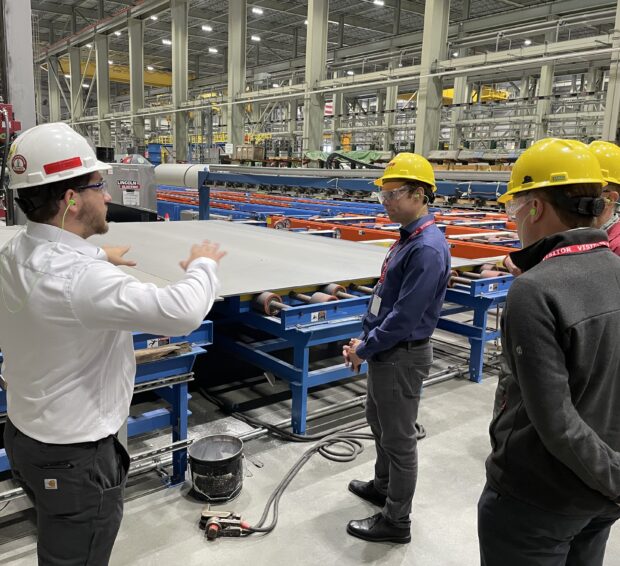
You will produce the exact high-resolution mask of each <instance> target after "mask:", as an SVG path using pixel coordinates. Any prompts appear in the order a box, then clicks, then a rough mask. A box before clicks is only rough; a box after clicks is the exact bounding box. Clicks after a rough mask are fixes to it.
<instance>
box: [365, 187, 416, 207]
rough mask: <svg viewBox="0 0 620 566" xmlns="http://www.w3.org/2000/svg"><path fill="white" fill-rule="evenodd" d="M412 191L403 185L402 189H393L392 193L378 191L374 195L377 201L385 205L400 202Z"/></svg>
mask: <svg viewBox="0 0 620 566" xmlns="http://www.w3.org/2000/svg"><path fill="white" fill-rule="evenodd" d="M409 190H410V187H408V186H406V185H403V186H402V187H398V188H397V189H392V190H391V191H378V192H376V193H374V196H375V197H376V199H377V200H378V201H379V202H380V203H381V204H383V203H384V202H387V201H391V200H399V199H401V198H402V197H403V195H405V193H406V192H407V191H409Z"/></svg>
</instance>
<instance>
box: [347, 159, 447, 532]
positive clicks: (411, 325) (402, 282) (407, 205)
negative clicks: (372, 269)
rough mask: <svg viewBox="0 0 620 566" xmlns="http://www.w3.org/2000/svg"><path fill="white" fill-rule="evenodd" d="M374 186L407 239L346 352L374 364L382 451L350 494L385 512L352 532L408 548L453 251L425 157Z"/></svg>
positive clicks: (375, 418)
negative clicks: (429, 381) (424, 401)
mask: <svg viewBox="0 0 620 566" xmlns="http://www.w3.org/2000/svg"><path fill="white" fill-rule="evenodd" d="M375 184H377V185H378V186H379V187H380V188H381V191H380V192H379V194H378V198H379V201H380V202H381V203H382V204H383V206H384V207H385V210H386V211H387V213H388V216H389V217H390V219H391V220H392V221H393V222H398V223H399V224H400V225H401V228H400V239H399V240H397V241H395V242H394V245H393V246H392V247H391V248H390V251H389V252H388V254H387V257H386V259H385V261H384V263H383V268H382V270H381V277H380V278H379V282H378V283H377V285H376V286H375V290H374V295H373V296H372V299H371V302H370V305H369V309H368V312H367V313H366V316H365V317H364V320H363V325H362V335H361V336H360V338H359V339H354V340H351V342H350V344H349V345H348V346H345V347H344V352H343V354H344V357H345V361H346V362H347V363H349V364H351V365H352V366H353V368H354V369H355V370H357V371H359V366H360V365H361V363H362V362H363V361H364V360H368V368H369V369H368V395H367V398H366V418H367V420H368V424H369V425H370V428H371V430H372V432H373V435H374V437H375V445H376V449H377V459H376V462H375V471H374V477H373V479H371V480H370V481H360V480H353V481H351V483H350V484H349V490H350V491H352V492H353V493H354V494H356V495H358V496H359V497H361V498H362V499H365V500H366V501H369V502H371V503H373V504H374V505H377V506H378V507H381V512H379V513H377V514H375V515H373V516H371V517H368V518H366V519H361V520H356V521H350V522H349V524H348V526H347V531H348V532H349V534H351V535H353V536H355V537H358V538H361V539H364V540H368V541H372V542H378V541H390V542H397V543H407V542H409V541H410V540H411V520H410V513H411V505H412V500H413V494H414V491H415V486H416V480H417V463H418V462H417V436H416V426H415V424H416V417H417V414H418V405H419V403H420V393H421V389H422V381H423V380H424V379H425V378H426V377H428V374H429V371H430V367H431V363H432V360H433V350H432V347H431V344H430V336H431V334H432V333H433V331H434V330H435V327H436V326H437V321H438V319H439V314H440V312H441V307H442V304H443V299H444V296H445V293H446V287H447V285H448V280H449V277H450V253H449V250H448V246H447V244H446V240H445V238H444V236H443V234H442V233H441V231H440V230H439V228H437V226H436V225H435V221H434V217H433V215H432V214H429V210H428V204H429V203H431V202H433V200H434V198H435V195H434V193H435V191H436V186H435V175H434V173H433V168H432V167H431V164H430V163H429V162H428V161H427V160H426V159H424V157H422V156H420V155H415V154H413V153H401V154H399V155H397V156H396V157H395V158H394V159H392V161H390V162H389V163H388V165H387V167H386V168H385V173H384V175H383V176H382V177H381V178H380V179H378V180H377V181H376V183H375Z"/></svg>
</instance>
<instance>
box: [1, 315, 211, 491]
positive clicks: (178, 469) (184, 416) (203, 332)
mask: <svg viewBox="0 0 620 566" xmlns="http://www.w3.org/2000/svg"><path fill="white" fill-rule="evenodd" d="M178 342H189V343H190V344H191V352H188V353H186V354H181V355H178V356H172V357H168V358H162V359H160V360H156V361H153V362H148V363H143V364H138V366H137V367H136V377H135V391H136V393H139V392H141V391H154V392H155V393H157V395H158V396H159V397H160V398H161V399H162V400H163V401H165V402H166V403H168V404H169V407H162V408H158V409H155V410H152V411H149V412H146V413H143V414H141V415H139V416H137V417H129V418H128V420H127V436H128V437H133V436H137V435H140V434H144V433H146V432H152V431H154V430H158V429H161V428H166V427H171V428H172V441H173V442H177V441H181V440H186V439H187V425H188V417H189V415H190V411H189V407H188V404H189V399H190V395H189V392H188V383H189V382H190V381H192V379H193V374H192V373H191V372H192V368H193V366H194V362H195V361H196V356H198V355H200V354H203V353H205V352H206V350H205V348H206V347H207V346H209V345H211V344H212V343H213V323H212V322H211V321H209V320H205V321H203V323H202V324H201V325H200V327H199V328H197V329H196V330H194V332H192V333H191V334H189V335H187V336H175V337H162V336H157V335H154V334H146V333H134V335H133V343H134V349H135V350H141V349H144V348H148V347H155V346H158V345H163V344H166V343H170V344H174V343H178ZM0 361H1V355H0ZM6 410H7V401H6V392H5V391H4V390H2V389H0V414H6ZM9 469H10V467H9V462H8V458H7V456H6V452H5V450H4V449H1V450H0V472H6V471H8V470H9ZM186 471H187V449H181V450H177V451H175V452H173V455H172V476H171V478H170V485H176V484H178V483H182V482H183V481H185V472H186Z"/></svg>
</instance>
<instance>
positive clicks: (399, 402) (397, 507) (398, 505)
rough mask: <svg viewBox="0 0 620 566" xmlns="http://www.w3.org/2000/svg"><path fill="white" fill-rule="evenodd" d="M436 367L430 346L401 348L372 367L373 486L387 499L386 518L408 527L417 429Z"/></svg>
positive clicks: (369, 403) (369, 416) (415, 473)
mask: <svg viewBox="0 0 620 566" xmlns="http://www.w3.org/2000/svg"><path fill="white" fill-rule="evenodd" d="M432 362H433V348H432V346H431V344H430V343H428V342H427V343H426V344H422V345H419V346H413V345H410V346H397V347H395V348H392V349H390V350H387V351H385V352H381V353H379V354H377V355H376V356H375V357H374V358H373V359H371V360H370V361H369V363H368V394H367V397H366V420H367V421H368V424H369V425H370V429H371V430H372V433H373V436H374V437H375V447H376V449H377V460H376V462H375V477H374V486H375V488H376V489H377V491H379V492H380V493H383V494H386V495H387V499H386V503H385V507H384V508H383V515H384V516H385V517H386V518H387V519H388V520H389V521H390V522H392V523H393V524H395V525H399V526H403V527H407V526H409V525H410V524H411V521H410V518H409V514H410V513H411V505H412V500H413V494H414V492H415V487H416V482H417V478H418V451H417V433H416V429H415V423H416V419H417V417H418V407H419V405H420V395H421V392H422V381H423V380H424V379H425V378H426V377H428V374H429V371H430V368H431V365H432Z"/></svg>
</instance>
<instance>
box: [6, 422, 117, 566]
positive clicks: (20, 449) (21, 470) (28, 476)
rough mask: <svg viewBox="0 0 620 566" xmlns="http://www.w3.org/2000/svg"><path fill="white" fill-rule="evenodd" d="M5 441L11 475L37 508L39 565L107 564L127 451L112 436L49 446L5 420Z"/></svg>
mask: <svg viewBox="0 0 620 566" xmlns="http://www.w3.org/2000/svg"><path fill="white" fill-rule="evenodd" d="M4 444H5V447H6V453H7V456H8V458H9V462H10V464H11V471H12V473H13V478H14V479H15V480H16V481H17V483H18V484H19V485H20V486H21V487H22V488H23V489H24V491H25V492H26V494H27V495H28V497H29V498H30V499H31V501H32V503H33V504H34V507H35V510H36V512H37V531H38V533H37V534H38V541H37V555H38V558H39V565H40V566H60V565H61V566H78V565H79V566H84V565H88V566H95V565H97V566H99V565H106V564H108V562H109V559H110V554H111V552H112V547H113V546H114V540H115V539H116V535H117V533H118V529H119V527H120V524H121V519H122V517H123V495H124V490H125V481H126V479H127V471H128V469H129V455H128V454H127V451H126V450H125V448H124V447H123V446H122V445H121V444H120V442H119V441H118V440H117V439H116V437H115V436H108V437H106V438H103V439H101V440H99V441H96V442H83V443H80V444H47V443H44V442H39V441H37V440H34V439H33V438H30V437H29V436H27V435H25V434H23V433H22V432H20V431H19V430H18V429H17V428H15V426H14V425H13V424H12V423H11V422H10V421H7V423H6V427H5V431H4Z"/></svg>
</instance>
